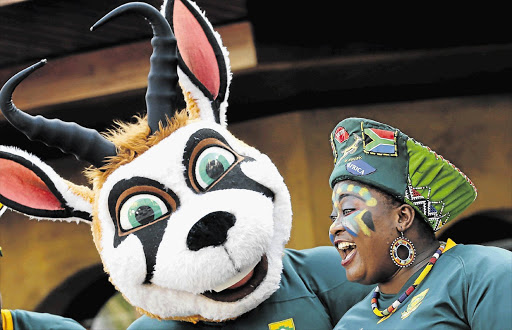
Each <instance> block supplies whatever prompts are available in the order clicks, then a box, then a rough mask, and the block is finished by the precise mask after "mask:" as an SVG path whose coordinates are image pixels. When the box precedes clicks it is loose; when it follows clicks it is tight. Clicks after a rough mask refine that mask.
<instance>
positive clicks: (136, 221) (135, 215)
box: [119, 194, 170, 231]
mask: <svg viewBox="0 0 512 330" xmlns="http://www.w3.org/2000/svg"><path fill="white" fill-rule="evenodd" d="M169 209H170V208H169V207H168V206H167V204H166V203H165V202H164V201H163V200H162V199H161V198H159V197H157V196H155V195H151V194H139V195H134V196H132V197H130V198H128V199H127V200H126V202H124V203H123V206H122V207H121V211H120V212H119V220H120V224H121V230H123V231H128V230H132V229H134V228H137V227H139V226H143V225H146V224H148V223H151V222H153V221H155V220H157V219H159V218H161V217H162V216H164V215H167V214H168V213H169Z"/></svg>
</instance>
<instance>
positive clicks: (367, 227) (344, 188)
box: [332, 183, 377, 237]
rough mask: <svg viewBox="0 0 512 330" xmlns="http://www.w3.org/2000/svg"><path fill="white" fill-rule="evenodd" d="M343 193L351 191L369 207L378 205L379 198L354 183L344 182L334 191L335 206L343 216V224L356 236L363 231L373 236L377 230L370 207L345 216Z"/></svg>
mask: <svg viewBox="0 0 512 330" xmlns="http://www.w3.org/2000/svg"><path fill="white" fill-rule="evenodd" d="M343 193H350V194H351V195H355V196H356V197H358V198H360V199H361V200H363V201H364V202H365V204H366V206H368V207H374V206H376V205H377V200H376V199H375V198H374V197H373V196H372V195H371V193H370V191H369V190H368V189H367V188H364V187H360V186H358V185H354V184H346V183H342V184H340V185H339V186H338V188H337V189H336V191H333V196H332V202H333V206H334V207H335V208H336V209H337V210H338V214H339V215H340V216H341V217H343V219H342V225H343V226H344V227H345V229H346V230H347V231H348V232H349V233H350V234H351V235H352V236H354V237H357V235H358V234H359V233H360V232H362V233H363V234H364V235H366V236H371V232H372V231H375V227H374V224H373V219H372V213H371V212H369V211H368V209H366V208H365V209H362V210H357V211H354V212H352V213H351V214H348V215H347V216H343V210H341V203H340V196H341V195H342V194H343Z"/></svg>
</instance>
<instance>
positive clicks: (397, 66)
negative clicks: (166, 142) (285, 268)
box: [0, 0, 512, 329]
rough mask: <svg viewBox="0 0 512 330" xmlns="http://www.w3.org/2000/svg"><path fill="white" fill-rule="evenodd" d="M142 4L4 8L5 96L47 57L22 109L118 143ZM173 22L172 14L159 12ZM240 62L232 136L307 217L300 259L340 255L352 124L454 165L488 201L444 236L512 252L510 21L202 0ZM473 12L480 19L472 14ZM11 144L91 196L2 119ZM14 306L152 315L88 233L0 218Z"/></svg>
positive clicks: (278, 1) (85, 320)
mask: <svg viewBox="0 0 512 330" xmlns="http://www.w3.org/2000/svg"><path fill="white" fill-rule="evenodd" d="M125 2H128V1H121V0H112V1H103V0H75V1H65V0H40V1H39V0H38V1H34V0H32V1H31V0H15V1H9V0H7V1H6V0H0V83H1V84H3V83H4V82H5V81H7V80H8V79H9V78H10V77H11V76H12V75H13V74H15V73H16V72H18V71H19V70H21V69H23V68H25V67H26V66H28V65H31V64H33V63H35V62H37V61H38V60H40V59H42V58H47V59H48V64H47V65H46V66H45V67H44V68H43V69H40V70H39V71H37V72H36V73H34V74H33V75H32V76H31V77H30V78H29V79H27V80H26V81H24V82H23V83H22V84H21V85H20V86H19V88H18V89H17V90H16V92H15V94H14V97H13V99H14V102H15V103H16V105H17V106H18V107H19V108H20V109H23V110H24V111H26V112H28V113H30V114H34V115H35V114H41V115H43V116H45V117H47V118H59V119H61V120H64V121H74V122H77V123H79V124H80V125H82V126H85V127H89V128H94V129H97V130H98V131H105V130H106V129H108V128H110V127H112V125H113V120H125V121H131V120H133V119H132V117H133V116H134V115H135V114H138V113H143V112H144V108H145V101H144V94H145V88H146V86H147V85H146V84H147V73H148V70H149V57H150V54H151V46H150V43H149V40H150V38H151V29H150V27H149V25H148V24H147V23H146V22H144V20H143V19H142V18H140V17H138V16H131V15H125V16H123V17H121V18H119V19H116V20H115V21H112V22H110V23H109V24H107V25H105V26H104V27H102V28H101V29H98V30H97V31H95V32H90V31H89V28H90V26H92V25H93V24H94V23H95V22H96V21H97V20H98V19H99V18H101V17H102V16H103V15H104V14H105V13H107V12H108V11H110V10H111V9H113V8H115V7H117V6H118V5H120V4H122V3H125ZM146 2H148V3H150V4H151V5H153V6H155V7H156V8H158V9H159V8H160V6H161V5H162V1H160V0H151V1H146ZM196 2H197V4H198V5H199V6H200V7H201V8H202V9H203V10H205V12H206V15H207V17H208V18H209V20H210V21H211V22H212V24H213V25H214V27H215V28H216V30H218V31H219V33H220V34H221V36H222V38H223V42H224V44H225V46H226V47H227V48H228V50H229V52H230V60H231V65H232V70H233V72H234V75H233V81H232V85H231V90H230V99H229V100H230V102H229V103H230V105H229V108H228V113H227V117H228V128H229V129H230V131H231V132H232V133H233V134H234V135H235V136H237V137H239V138H240V139H241V140H243V141H245V142H246V143H248V144H249V145H252V146H254V147H256V148H257V149H259V150H260V151H262V152H263V153H266V154H267V155H268V156H269V157H270V158H271V159H272V160H273V162H274V163H275V164H276V166H277V168H278V169H279V170H280V172H281V174H282V175H283V177H284V179H285V182H286V183H287V185H288V187H289V189H290V193H291V198H292V205H293V212H294V218H293V227H292V228H293V229H292V234H291V239H290V242H289V243H288V247H289V248H295V249H304V248H311V247H314V246H318V245H330V242H329V238H328V235H327V230H328V227H329V225H330V220H329V215H330V212H331V208H332V207H331V201H330V199H331V191H330V188H329V185H328V177H329V174H330V172H331V170H332V168H333V160H332V152H331V148H330V144H329V135H330V132H331V130H332V129H333V128H334V126H335V125H336V124H337V123H338V122H339V121H340V120H342V119H343V118H345V117H348V116H359V117H367V118H371V119H374V120H377V121H381V122H385V123H387V124H390V125H392V126H395V127H398V128H399V129H401V130H402V131H403V132H405V133H406V134H408V135H410V136H412V137H414V138H415V139H417V140H419V141H421V142H423V143H424V144H426V145H428V146H429V147H431V148H432V149H434V150H435V151H436V152H437V153H438V154H441V155H443V156H444V157H445V158H446V159H448V160H450V161H451V162H452V163H453V164H455V165H456V166H457V167H458V168H459V169H461V170H462V171H463V172H464V173H465V174H467V175H468V176H469V177H470V178H471V179H472V181H473V182H474V184H475V185H476V187H477V188H478V198H477V200H476V201H475V203H473V205H472V206H470V207H469V208H468V209H467V210H466V211H465V212H464V213H462V214H461V215H460V216H459V217H458V218H457V219H456V220H454V221H453V222H451V223H450V224H449V225H447V226H445V227H444V228H443V229H442V230H441V231H440V232H439V233H438V235H439V238H440V239H446V238H447V237H450V238H452V239H454V240H455V241H456V242H458V243H478V244H486V245H494V246H500V247H503V248H506V249H509V250H512V230H511V227H512V219H511V212H510V211H511V207H512V193H511V191H510V187H511V184H512V179H511V175H510V169H511V166H510V164H511V159H512V148H511V143H510V140H511V138H512V133H511V132H512V115H511V113H512V112H511V109H512V35H511V33H510V23H509V19H507V18H506V17H505V16H504V15H505V13H508V11H506V10H503V9H500V8H497V7H494V8H493V9H492V10H486V9H482V8H468V7H465V8H464V10H462V9H460V8H458V9H457V10H456V11H455V10H454V11H449V10H448V9H447V8H428V9H426V8H391V7H389V6H386V7H382V8H380V7H375V6H373V5H372V7H369V6H367V7H362V8H353V7H348V6H345V5H342V4H341V3H338V2H335V3H333V2H328V1H316V2H314V3H304V2H301V3H300V4H299V2H296V1H289V0H272V1H270V0H198V1H196ZM465 6H466V5H465ZM0 144H2V145H12V146H17V147H19V148H21V149H24V150H27V151H29V152H31V153H33V154H35V155H37V156H38V157H40V158H41V159H43V160H44V161H46V162H48V163H49V164H51V166H52V167H53V168H54V169H55V170H56V171H57V172H58V173H59V174H61V175H62V176H63V177H64V178H66V179H68V180H70V181H73V182H75V183H79V184H83V185H87V182H86V180H85V179H84V177H83V175H82V173H81V172H82V170H83V169H84V168H85V166H87V164H84V163H80V162H78V161H77V160H76V159H74V158H73V157H69V156H65V155H63V154H61V153H60V151H59V150H57V149H52V148H48V147H46V146H45V145H43V144H42V143H39V142H30V141H29V140H28V139H27V138H26V137H25V136H24V135H23V134H21V133H19V132H18V131H16V130H15V129H13V128H12V127H11V126H10V125H9V124H8V122H6V120H5V118H4V117H3V115H1V114H0ZM0 246H2V249H3V254H4V257H3V258H2V259H1V260H0V291H1V292H2V296H3V305H4V308H9V309H16V308H21V309H28V310H36V311H45V312H51V313H55V314H60V315H65V316H68V317H72V318H75V319H76V320H78V321H80V322H82V324H84V325H85V326H86V327H88V328H93V329H117V328H118V329H124V328H126V325H127V324H129V323H131V320H133V319H134V318H136V317H138V314H137V313H136V312H135V311H134V310H133V308H131V306H129V305H128V304H127V303H126V302H125V301H124V299H123V298H122V297H121V296H119V295H118V294H115V292H116V291H115V289H114V288H113V287H112V285H111V284H110V283H109V282H108V279H107V276H106V275H105V274H104V272H103V269H102V266H101V262H100V259H99V256H98V253H97V251H96V249H95V247H94V244H93V241H92V236H91V232H90V227H89V226H88V225H85V224H68V223H57V222H56V223H53V222H44V221H43V222H38V221H34V220H29V219H28V218H26V217H25V216H22V215H19V214H17V213H14V212H12V211H9V210H8V211H7V212H5V214H4V215H3V216H2V218H0Z"/></svg>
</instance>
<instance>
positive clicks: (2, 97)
mask: <svg viewBox="0 0 512 330" xmlns="http://www.w3.org/2000/svg"><path fill="white" fill-rule="evenodd" d="M45 64H46V60H42V61H39V62H38V63H36V64H34V65H32V66H30V67H28V68H26V69H25V70H23V71H20V72H18V73H17V74H16V75H14V76H13V77H12V78H11V79H9V80H8V81H7V82H6V83H5V85H4V86H3V87H2V90H1V91H0V108H1V109H2V112H3V114H4V116H5V118H6V119H7V120H8V121H9V122H10V123H11V125H13V126H14V127H16V129H18V130H19V131H21V132H22V133H23V134H25V135H26V136H27V137H28V138H29V139H30V140H35V141H40V142H43V143H44V144H46V145H47V146H50V147H56V148H59V149H60V150H61V151H62V152H65V153H67V154H71V155H74V156H75V157H76V158H78V159H81V160H85V161H87V162H89V163H91V164H92V165H94V166H96V167H101V166H103V165H105V162H106V157H108V156H114V155H116V147H115V145H114V144H113V143H112V142H110V141H108V140H107V139H105V138H104V137H103V136H101V135H100V134H99V133H98V132H97V131H95V130H92V129H89V128H84V127H82V126H79V125H78V124H76V123H67V122H63V121H61V120H59V119H46V118H44V117H42V116H35V117H34V116H31V115H29V114H26V113H24V112H23V111H21V110H19V109H18V108H16V106H15V105H14V103H13V102H12V93H13V92H14V89H15V88H16V86H18V85H19V83H20V82H21V81H23V79H25V78H27V77H28V76H29V75H30V74H31V73H32V72H34V71H35V70H37V69H39V68H40V67H42V66H43V65H45Z"/></svg>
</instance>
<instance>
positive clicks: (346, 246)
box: [338, 242, 356, 251]
mask: <svg viewBox="0 0 512 330" xmlns="http://www.w3.org/2000/svg"><path fill="white" fill-rule="evenodd" d="M355 247H356V245H355V244H354V243H350V242H340V243H338V250H342V251H344V250H347V249H354V248H355Z"/></svg>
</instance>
